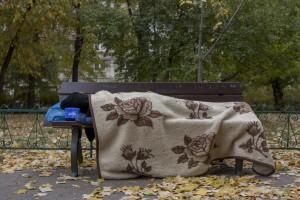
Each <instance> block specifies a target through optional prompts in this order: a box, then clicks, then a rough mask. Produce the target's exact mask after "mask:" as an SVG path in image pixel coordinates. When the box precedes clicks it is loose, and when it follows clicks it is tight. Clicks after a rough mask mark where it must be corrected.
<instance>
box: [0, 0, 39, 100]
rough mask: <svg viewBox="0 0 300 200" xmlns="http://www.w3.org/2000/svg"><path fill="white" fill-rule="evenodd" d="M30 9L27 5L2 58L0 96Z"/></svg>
mask: <svg viewBox="0 0 300 200" xmlns="http://www.w3.org/2000/svg"><path fill="white" fill-rule="evenodd" d="M34 3H35V1H33V4H34ZM31 8H32V4H27V6H26V11H25V12H24V13H23V16H22V18H21V21H20V24H19V26H18V29H17V31H16V34H15V36H14V37H13V38H12V40H11V43H10V45H9V48H8V51H7V54H6V56H5V58H4V62H3V64H2V67H1V72H0V96H1V95H2V94H3V92H4V84H5V81H4V80H5V76H6V73H7V70H8V67H9V64H10V61H11V59H12V56H13V53H14V50H15V48H16V45H17V44H18V41H19V35H20V33H21V30H22V27H23V25H24V23H25V19H26V17H27V15H28V13H29V12H30V10H31Z"/></svg>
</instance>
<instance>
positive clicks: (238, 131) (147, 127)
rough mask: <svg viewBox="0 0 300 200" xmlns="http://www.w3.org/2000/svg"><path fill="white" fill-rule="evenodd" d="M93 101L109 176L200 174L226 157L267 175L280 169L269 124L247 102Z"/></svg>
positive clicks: (104, 95) (135, 97)
mask: <svg viewBox="0 0 300 200" xmlns="http://www.w3.org/2000/svg"><path fill="white" fill-rule="evenodd" d="M90 105H91V110H92V113H93V120H94V128H95V130H96V131H95V132H96V138H97V164H98V168H99V173H100V174H101V176H102V177H103V178H106V179H127V178H135V177H138V176H140V175H144V176H151V177H166V176H176V175H181V176H186V177H187V176H198V175H202V174H204V173H205V172H207V170H208V168H209V164H210V163H211V161H213V160H215V159H220V158H240V159H244V160H248V161H251V162H253V170H254V171H255V172H256V173H258V174H261V175H270V174H272V173H273V172H274V163H273V160H272V157H271V155H270V153H269V149H268V147H267V141H266V137H265V136H264V132H263V127H262V125H261V122H260V121H259V119H258V118H257V117H256V115H255V114H254V113H253V111H252V110H251V108H250V106H249V105H248V104H247V103H243V102H242V103H241V102H240V103H237V102H226V103H211V102H200V101H190V100H183V99H177V98H172V97H168V96H163V95H159V94H156V93H151V92H147V93H138V92H132V93H115V94H112V93H109V92H107V91H100V92H98V93H96V94H94V95H91V97H90Z"/></svg>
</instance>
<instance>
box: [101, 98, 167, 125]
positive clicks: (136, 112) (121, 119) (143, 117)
mask: <svg viewBox="0 0 300 200" xmlns="http://www.w3.org/2000/svg"><path fill="white" fill-rule="evenodd" d="M114 101H115V103H116V104H113V103H109V104H105V105H103V106H101V108H102V109H103V110H104V111H111V112H110V113H109V114H108V115H107V117H106V121H108V120H115V119H118V122H117V126H121V125H123V124H126V123H127V122H128V121H133V122H134V123H135V124H136V125H137V126H150V127H153V122H152V120H151V119H150V118H158V117H160V116H163V115H162V114H161V113H160V112H159V111H157V110H152V102H151V101H149V100H147V99H146V98H144V97H135V98H132V99H129V100H125V101H122V100H121V99H119V98H117V97H115V98H114Z"/></svg>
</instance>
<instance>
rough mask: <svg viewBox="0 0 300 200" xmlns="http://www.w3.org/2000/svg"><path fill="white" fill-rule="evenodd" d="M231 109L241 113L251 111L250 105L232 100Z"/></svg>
mask: <svg viewBox="0 0 300 200" xmlns="http://www.w3.org/2000/svg"><path fill="white" fill-rule="evenodd" d="M233 110H235V112H238V113H240V114H241V115H242V114H246V113H249V112H252V108H251V106H250V105H249V104H247V103H245V102H234V106H233Z"/></svg>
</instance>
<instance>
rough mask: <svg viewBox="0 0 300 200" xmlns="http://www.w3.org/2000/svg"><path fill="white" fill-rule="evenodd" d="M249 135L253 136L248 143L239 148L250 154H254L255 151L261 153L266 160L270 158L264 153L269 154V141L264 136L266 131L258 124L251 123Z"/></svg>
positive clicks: (248, 130) (249, 124)
mask: <svg viewBox="0 0 300 200" xmlns="http://www.w3.org/2000/svg"><path fill="white" fill-rule="evenodd" d="M247 133H248V134H249V135H251V138H249V139H248V140H247V142H246V143H242V144H241V145H240V146H239V147H240V148H242V149H244V150H247V152H248V153H253V150H256V151H258V152H259V153H261V154H262V155H263V156H264V157H265V158H268V156H267V155H266V154H264V152H269V148H268V147H267V140H266V137H265V135H264V131H263V129H262V128H260V127H259V125H258V122H257V121H255V122H249V123H248V129H247Z"/></svg>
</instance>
